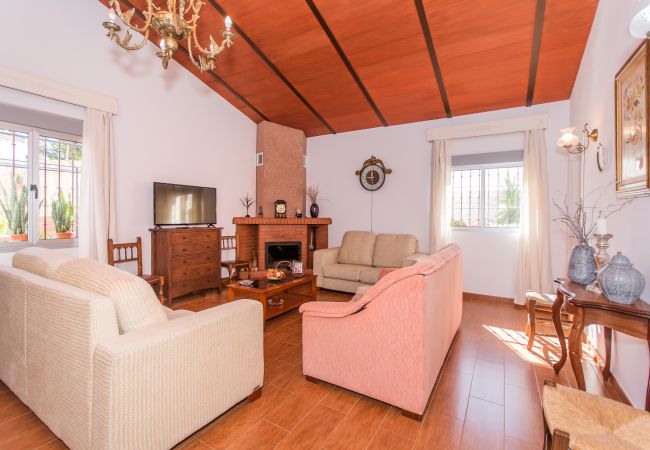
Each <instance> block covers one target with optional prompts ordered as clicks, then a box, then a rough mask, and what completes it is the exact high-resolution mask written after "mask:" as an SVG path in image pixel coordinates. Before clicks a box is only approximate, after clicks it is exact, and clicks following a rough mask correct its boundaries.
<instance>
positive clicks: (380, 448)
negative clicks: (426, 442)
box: [368, 428, 415, 450]
mask: <svg viewBox="0 0 650 450" xmlns="http://www.w3.org/2000/svg"><path fill="white" fill-rule="evenodd" d="M414 445H415V442H414V441H411V440H409V439H406V438H405V437H403V436H400V435H399V434H395V433H393V432H392V431H388V430H386V429H385V428H380V429H379V430H378V431H377V434H375V437H374V438H373V440H372V442H371V443H370V447H368V449H369V450H409V449H412V448H413V446H414Z"/></svg>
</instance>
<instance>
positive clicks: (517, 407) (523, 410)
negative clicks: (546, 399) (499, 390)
mask: <svg viewBox="0 0 650 450" xmlns="http://www.w3.org/2000/svg"><path fill="white" fill-rule="evenodd" d="M541 417H542V405H541V404H540V400H539V394H538V392H537V391H531V390H529V389H522V388H519V387H516V386H510V385H506V388H505V431H506V435H507V436H509V437H512V438H515V439H518V440H520V441H525V442H528V443H529V444H533V445H537V446H538V448H541V447H542V445H543V443H544V424H543V422H542V420H540V418H541Z"/></svg>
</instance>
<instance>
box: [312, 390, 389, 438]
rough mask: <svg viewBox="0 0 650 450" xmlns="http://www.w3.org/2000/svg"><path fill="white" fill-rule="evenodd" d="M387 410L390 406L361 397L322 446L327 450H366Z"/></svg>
mask: <svg viewBox="0 0 650 450" xmlns="http://www.w3.org/2000/svg"><path fill="white" fill-rule="evenodd" d="M389 409H390V406H388V405H386V404H385V403H381V402H379V401H377V400H373V399H371V398H368V397H361V398H360V399H359V401H358V402H357V403H356V404H355V405H354V407H353V408H352V410H351V411H350V413H349V414H348V415H346V416H345V418H343V420H341V423H339V426H338V427H336V429H335V430H334V432H333V433H332V434H331V435H330V436H329V438H328V439H327V441H325V444H324V446H325V447H326V448H328V449H329V450H335V449H339V450H344V449H351V448H367V447H368V445H370V442H371V441H372V438H373V437H374V436H375V433H376V432H377V430H378V429H379V426H380V425H381V423H382V422H383V421H384V418H385V417H386V414H388V410H389Z"/></svg>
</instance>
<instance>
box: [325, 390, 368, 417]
mask: <svg viewBox="0 0 650 450" xmlns="http://www.w3.org/2000/svg"><path fill="white" fill-rule="evenodd" d="M359 398H361V395H359V394H357V393H356V392H352V391H348V390H347V389H343V388H342V387H339V386H334V389H332V390H331V391H330V392H329V393H328V394H327V395H326V396H325V398H324V399H323V400H321V404H323V405H325V406H327V407H330V408H332V409H335V410H337V411H340V412H342V413H343V414H347V413H349V412H350V410H352V408H353V407H354V405H356V404H357V402H358V401H359Z"/></svg>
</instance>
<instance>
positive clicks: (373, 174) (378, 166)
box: [354, 155, 393, 192]
mask: <svg viewBox="0 0 650 450" xmlns="http://www.w3.org/2000/svg"><path fill="white" fill-rule="evenodd" d="M354 173H355V175H357V176H358V177H359V183H361V186H362V187H363V188H364V189H365V190H367V191H371V192H372V191H376V190H379V189H380V188H381V187H382V186H383V185H384V182H385V181H386V174H390V173H393V169H388V168H387V167H386V166H385V165H384V162H383V161H382V160H381V159H378V158H376V157H375V156H374V155H373V156H371V157H370V159H367V160H365V161H364V162H363V165H362V166H361V169H359V170H357V171H356V172H354Z"/></svg>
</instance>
